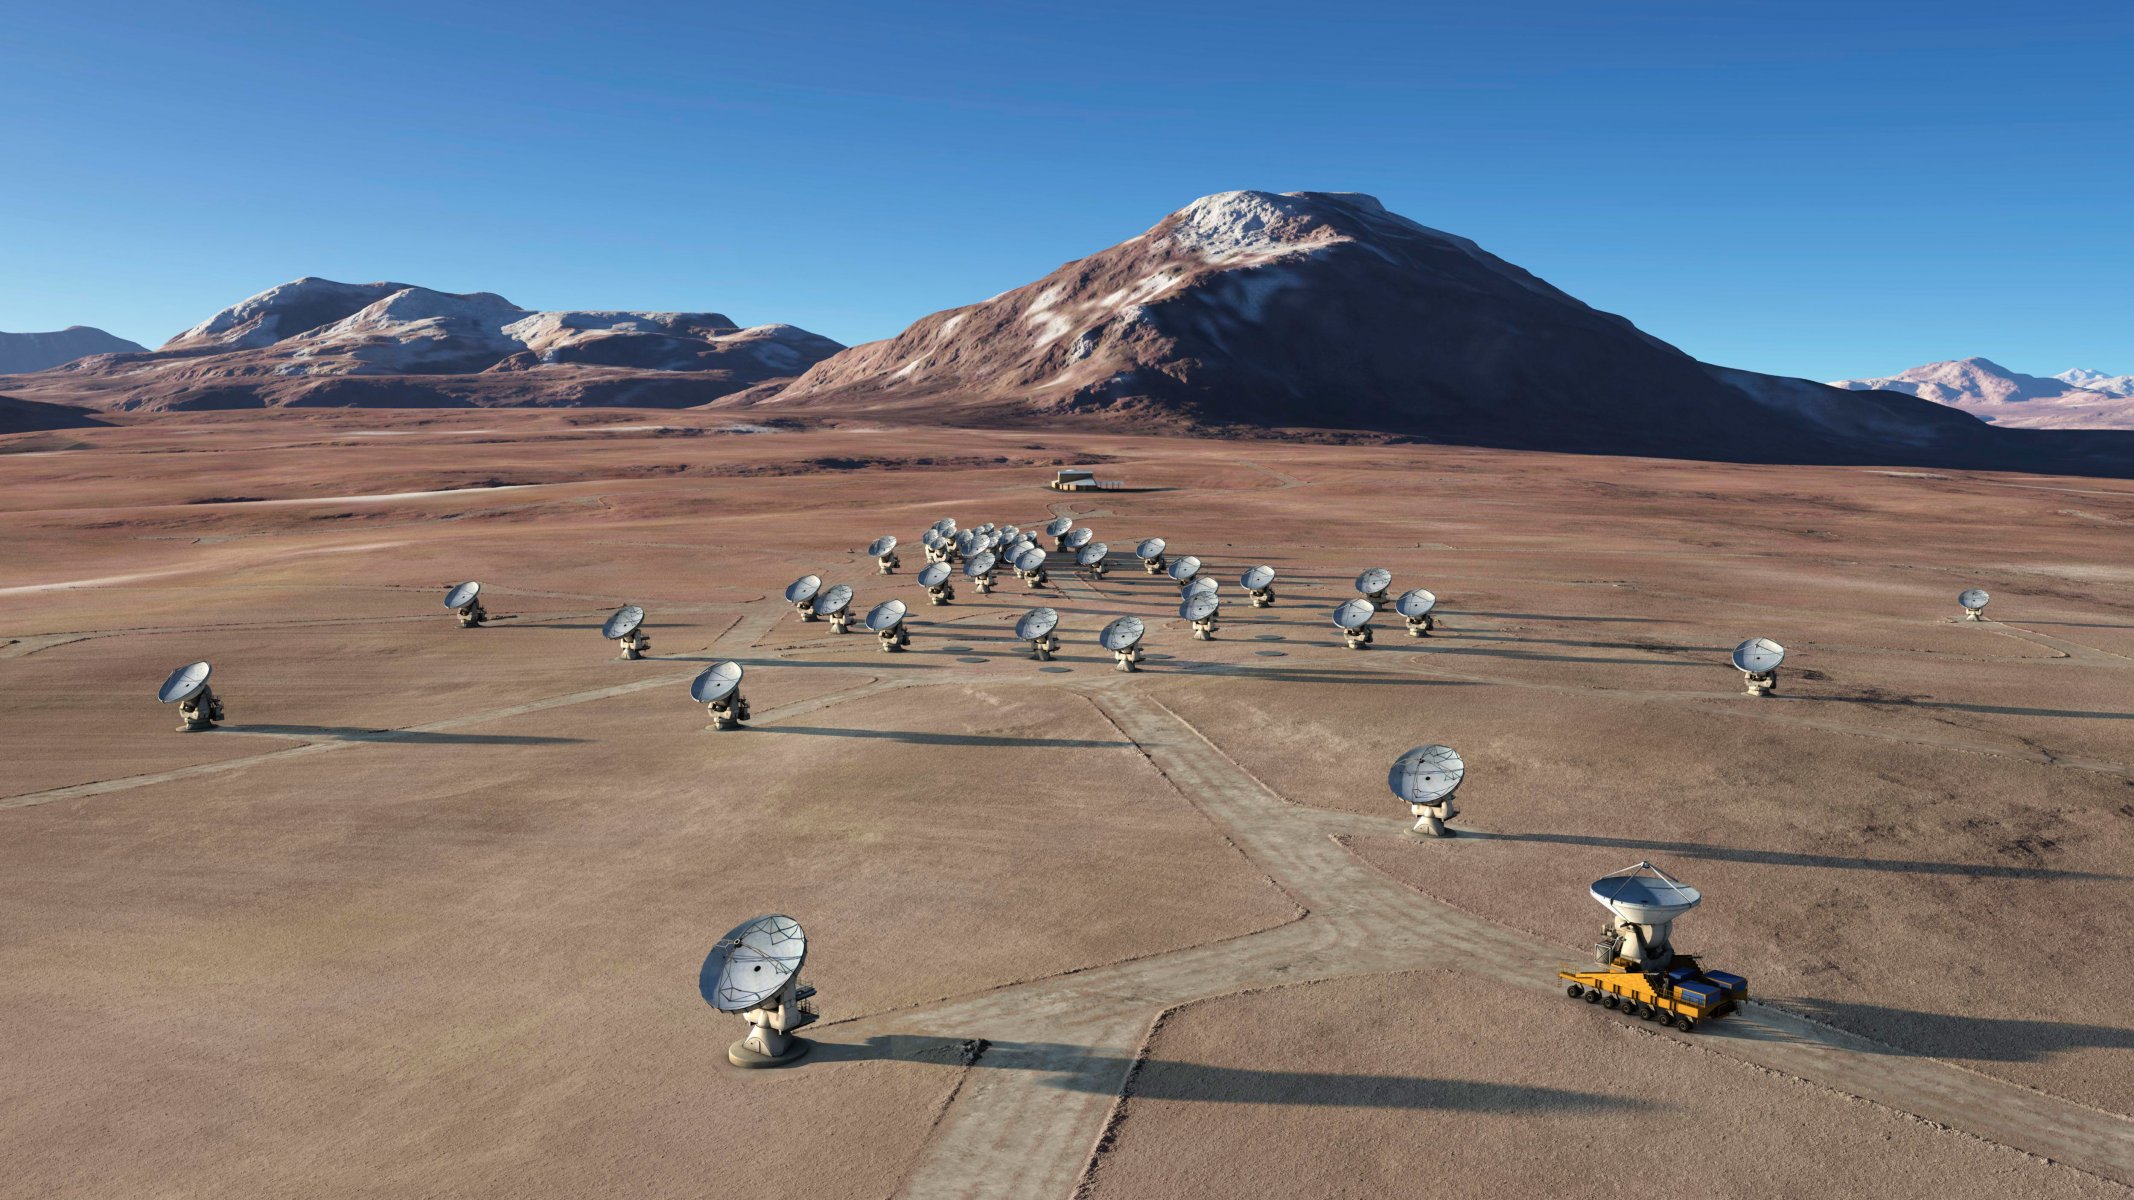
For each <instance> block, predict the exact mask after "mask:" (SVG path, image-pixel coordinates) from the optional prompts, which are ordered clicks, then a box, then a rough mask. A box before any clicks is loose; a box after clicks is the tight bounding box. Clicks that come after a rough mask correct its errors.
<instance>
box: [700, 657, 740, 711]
mask: <svg viewBox="0 0 2134 1200" xmlns="http://www.w3.org/2000/svg"><path fill="white" fill-rule="evenodd" d="M740 686H741V664H740V663H737V662H715V663H713V664H711V665H710V666H708V667H706V668H704V669H703V670H701V671H699V672H697V677H696V678H695V679H692V680H690V681H689V698H690V699H692V700H695V701H696V702H697V703H699V704H709V703H711V702H712V701H714V700H724V699H726V698H727V697H728V696H731V695H733V694H734V689H735V688H737V687H740Z"/></svg>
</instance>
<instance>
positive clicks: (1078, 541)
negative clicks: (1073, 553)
mask: <svg viewBox="0 0 2134 1200" xmlns="http://www.w3.org/2000/svg"><path fill="white" fill-rule="evenodd" d="M1095 540H1097V531H1096V530H1094V529H1091V528H1090V527H1089V526H1087V525H1084V526H1082V527H1080V528H1078V529H1070V530H1068V531H1067V536H1065V537H1063V538H1061V539H1060V549H1062V550H1080V549H1081V548H1082V547H1084V546H1087V545H1088V544H1089V543H1091V542H1093V541H1095Z"/></svg>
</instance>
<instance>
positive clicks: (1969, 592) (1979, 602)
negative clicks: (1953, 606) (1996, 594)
mask: <svg viewBox="0 0 2134 1200" xmlns="http://www.w3.org/2000/svg"><path fill="white" fill-rule="evenodd" d="M1991 599H1993V597H1991V596H1989V595H1987V594H1986V589H1984V588H1965V589H1964V593H1963V595H1961V596H1958V597H1957V598H1956V602H1957V603H1958V604H1961V605H1963V606H1964V607H1965V608H1968V609H1970V610H1971V611H1972V612H1977V611H1978V610H1979V609H1982V608H1984V607H1986V602H1987V601H1988V600H1991Z"/></svg>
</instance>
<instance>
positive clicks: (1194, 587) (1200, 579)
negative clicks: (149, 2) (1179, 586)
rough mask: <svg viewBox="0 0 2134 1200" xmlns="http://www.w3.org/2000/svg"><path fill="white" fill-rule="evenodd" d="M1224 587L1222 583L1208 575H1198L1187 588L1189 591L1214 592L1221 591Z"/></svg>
mask: <svg viewBox="0 0 2134 1200" xmlns="http://www.w3.org/2000/svg"><path fill="white" fill-rule="evenodd" d="M1222 587H1223V585H1222V584H1219V583H1217V582H1215V581H1214V580H1213V579H1210V578H1208V577H1207V576H1206V575H1196V576H1194V577H1193V582H1191V583H1189V584H1187V585H1186V590H1187V591H1189V592H1210V593H1213V592H1219V591H1221V590H1222Z"/></svg>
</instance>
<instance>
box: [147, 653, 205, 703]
mask: <svg viewBox="0 0 2134 1200" xmlns="http://www.w3.org/2000/svg"><path fill="white" fill-rule="evenodd" d="M212 670H214V668H213V667H210V666H208V665H207V664H206V663H204V662H196V663H187V664H185V665H184V666H182V667H179V668H178V669H177V670H175V671H172V672H171V673H170V678H169V679H166V680H164V681H163V686H162V687H160V688H157V689H156V699H158V700H160V701H162V702H163V703H165V704H176V703H178V702H179V701H181V700H190V699H192V698H193V697H195V696H197V695H199V694H200V689H201V688H204V687H206V686H207V677H208V673H209V672H210V671H212Z"/></svg>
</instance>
